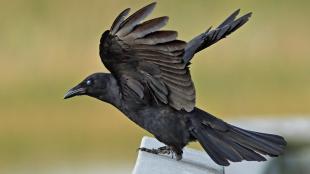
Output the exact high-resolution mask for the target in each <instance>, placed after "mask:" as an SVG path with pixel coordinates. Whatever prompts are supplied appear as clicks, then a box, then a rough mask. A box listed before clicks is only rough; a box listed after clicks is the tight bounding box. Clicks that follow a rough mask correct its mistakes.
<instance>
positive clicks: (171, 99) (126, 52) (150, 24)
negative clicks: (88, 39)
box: [100, 3, 196, 112]
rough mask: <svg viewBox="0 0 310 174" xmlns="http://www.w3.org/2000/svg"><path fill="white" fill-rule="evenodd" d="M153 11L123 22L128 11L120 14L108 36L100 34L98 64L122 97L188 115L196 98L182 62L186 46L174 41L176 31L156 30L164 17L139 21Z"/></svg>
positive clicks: (130, 17) (140, 12)
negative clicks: (115, 81)
mask: <svg viewBox="0 0 310 174" xmlns="http://www.w3.org/2000/svg"><path fill="white" fill-rule="evenodd" d="M154 7H155V3H152V4H150V5H148V6H146V7H144V8H142V9H140V10H138V11H137V12H135V13H134V14H133V15H131V16H129V17H128V18H127V19H124V17H125V16H126V15H127V14H128V12H129V10H125V11H123V12H122V13H121V14H120V15H119V16H118V17H117V19H116V20H115V22H114V23H113V25H112V27H111V31H110V32H108V33H109V34H106V33H107V32H106V33H105V34H103V37H102V39H101V43H100V56H101V60H102V62H103V63H104V65H105V66H106V67H107V68H108V69H109V70H110V71H111V73H112V74H113V75H114V76H115V77H116V78H117V79H121V80H119V84H120V85H121V86H124V87H123V89H125V90H124V91H123V92H125V93H126V94H125V95H124V96H126V97H128V96H130V95H131V92H133V95H134V96H138V98H140V100H141V101H146V102H149V101H150V100H149V99H151V100H152V99H153V100H152V101H154V103H159V102H160V103H162V104H167V105H169V106H170V107H172V108H174V109H176V110H182V109H183V110H186V111H188V112H190V111H192V110H193V109H194V107H195V96H196V95H195V87H194V84H193V82H192V79H191V75H190V72H189V68H188V67H187V66H188V64H187V63H184V60H183V54H184V49H185V48H186V46H187V43H186V42H184V41H181V40H177V35H178V34H177V32H176V31H166V30H160V29H161V28H162V27H164V26H165V25H166V23H167V22H168V17H166V16H164V17H159V18H155V19H151V20H148V21H145V22H143V21H142V20H144V19H145V18H146V17H147V16H148V15H149V14H150V13H151V12H152V11H153V9H154ZM124 79H125V80H124ZM128 89H130V90H128ZM148 97H150V98H148Z"/></svg>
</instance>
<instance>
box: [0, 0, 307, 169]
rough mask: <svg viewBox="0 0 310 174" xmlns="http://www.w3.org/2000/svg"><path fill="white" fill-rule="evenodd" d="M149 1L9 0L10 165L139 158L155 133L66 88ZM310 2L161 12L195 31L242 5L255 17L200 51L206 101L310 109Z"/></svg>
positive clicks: (199, 0)
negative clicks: (110, 33) (107, 34)
mask: <svg viewBox="0 0 310 174" xmlns="http://www.w3.org/2000/svg"><path fill="white" fill-rule="evenodd" d="M148 3H150V1H147V0H139V1H138V0H122V1H120V0H118V1H116V0H89V1H86V0H85V1H80V0H78V1H77V0H66V1H62V0H53V1H52V0H13V1H12V0H1V1H0V21H1V24H0V65H1V68H0V74H1V81H0V172H1V169H3V170H4V169H10V168H16V167H18V166H23V165H25V166H29V165H31V166H37V165H40V166H46V165H47V166H48V165H51V164H54V163H55V164H56V163H62V162H64V163H65V162H68V161H69V162H74V163H75V162H76V163H80V162H81V161H82V162H87V161H104V162H106V164H111V165H112V164H116V163H118V162H120V161H121V162H122V164H128V165H131V164H133V163H134V160H135V158H136V151H135V150H136V148H137V147H138V146H139V142H140V138H141V137H142V136H143V135H146V134H147V133H146V132H145V131H144V130H142V129H141V128H139V127H138V126H136V125H135V124H133V123H132V122H130V121H129V120H128V119H127V118H126V117H124V116H123V115H122V114H121V113H120V112H119V111H117V110H116V109H115V108H113V107H112V106H110V105H108V104H104V103H102V102H100V101H97V100H94V99H91V98H89V97H78V98H74V99H73V100H68V101H64V100H63V99H62V98H63V95H64V93H65V92H66V91H67V90H68V89H69V88H70V87H72V86H74V85H75V84H76V83H78V82H79V81H81V80H82V79H84V77H85V76H87V75H88V74H90V73H93V72H98V71H106V69H105V68H104V67H103V65H102V64H101V62H100V59H99V55H98V44H99V38H100V36H101V33H102V32H103V31H104V30H106V29H109V27H110V25H111V23H112V22H113V20H114V18H115V17H116V15H118V13H119V12H120V11H121V10H123V9H125V8H127V7H131V8H132V10H133V11H134V10H137V9H138V8H140V7H142V6H144V5H146V4H148ZM309 7H310V1H306V0H304V1H302V0H301V1H288V0H286V1H278V0H275V1H267V0H255V1H241V0H236V1H229V0H223V1H206V0H195V1H185V0H169V1H164V0H158V4H157V8H156V9H155V11H154V13H153V15H152V17H155V16H161V15H167V16H169V17H170V22H169V24H168V26H167V28H168V29H174V30H177V31H179V38H180V39H184V40H187V41H188V40H189V39H191V38H192V37H194V36H196V35H198V34H200V33H201V32H203V31H205V30H206V29H207V28H209V27H210V26H211V25H213V26H216V25H218V24H220V23H221V22H222V21H223V20H224V19H225V18H226V17H227V16H228V15H229V14H231V13H232V12H233V11H234V10H236V9H238V8H241V9H242V11H241V13H243V14H245V13H246V12H249V11H252V12H253V16H252V18H251V20H250V22H249V23H248V24H246V25H245V26H244V27H242V28H241V29H240V30H238V31H237V32H235V33H233V34H232V35H231V36H229V37H228V38H227V39H224V40H223V41H221V42H219V43H218V44H216V45H214V46H212V47H210V48H208V49H207V50H205V51H203V52H202V53H199V54H198V55H196V57H195V59H194V60H193V61H192V63H193V64H192V65H191V72H192V77H193V80H194V82H195V85H196V88H197V105H198V106H199V107H200V108H202V109H205V110H207V111H209V112H211V113H213V114H215V115H217V116H218V117H220V118H223V119H230V120H233V119H238V118H242V117H257V116H263V117H264V115H265V117H270V116H271V115H274V116H277V117H281V118H283V119H285V118H287V117H290V116H294V115H310V77H309V75H310V59H309V55H310V49H309V45H310V34H309V31H310V20H309V17H310V12H309Z"/></svg>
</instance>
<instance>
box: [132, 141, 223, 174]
mask: <svg viewBox="0 0 310 174" xmlns="http://www.w3.org/2000/svg"><path fill="white" fill-rule="evenodd" d="M162 146H164V144H162V143H160V142H159V141H157V140H156V139H154V138H150V137H143V139H142V142H141V146H140V147H146V148H158V147H162ZM132 173H133V174H224V168H223V167H222V166H219V165H217V164H215V163H214V162H213V161H212V160H211V158H210V157H209V156H208V155H207V154H206V153H205V152H202V151H198V150H194V149H190V148H184V154H183V159H182V160H181V161H176V160H175V159H172V158H171V155H154V154H150V153H147V152H141V151H140V152H139V154H138V158H137V161H136V165H135V167H134V170H133V172H132Z"/></svg>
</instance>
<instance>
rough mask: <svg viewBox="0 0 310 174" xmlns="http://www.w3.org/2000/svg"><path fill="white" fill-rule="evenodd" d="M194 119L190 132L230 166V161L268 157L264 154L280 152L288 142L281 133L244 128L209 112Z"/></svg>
mask: <svg viewBox="0 0 310 174" xmlns="http://www.w3.org/2000/svg"><path fill="white" fill-rule="evenodd" d="M191 120H192V125H193V127H192V128H191V129H190V130H191V134H192V135H193V136H194V137H195V138H196V139H197V140H198V142H199V143H200V144H201V145H202V147H203V148H204V149H205V151H206V152H207V153H208V154H209V156H210V157H211V158H212V159H213V160H214V161H215V162H216V163H217V164H219V165H223V166H228V165H229V161H232V162H240V161H242V160H246V161H265V160H266V158H265V157H264V156H262V155H269V156H272V157H275V156H279V155H280V154H282V153H283V151H284V148H285V146H286V141H285V140H284V138H283V137H281V136H278V135H272V134H265V133H259V132H254V131H249V130H245V129H241V128H238V127H236V126H233V125H230V124H227V123H225V122H223V121H222V120H220V119H217V118H216V117H214V116H212V115H210V114H208V113H205V116H201V115H200V116H198V117H193V118H192V119H191Z"/></svg>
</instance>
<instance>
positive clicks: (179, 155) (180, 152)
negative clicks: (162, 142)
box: [170, 146, 183, 161]
mask: <svg viewBox="0 0 310 174" xmlns="http://www.w3.org/2000/svg"><path fill="white" fill-rule="evenodd" d="M170 149H171V151H172V153H173V154H174V155H175V159H176V160H177V161H180V160H181V159H182V155H183V150H182V149H180V148H177V147H173V146H172V147H171V148H170Z"/></svg>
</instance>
